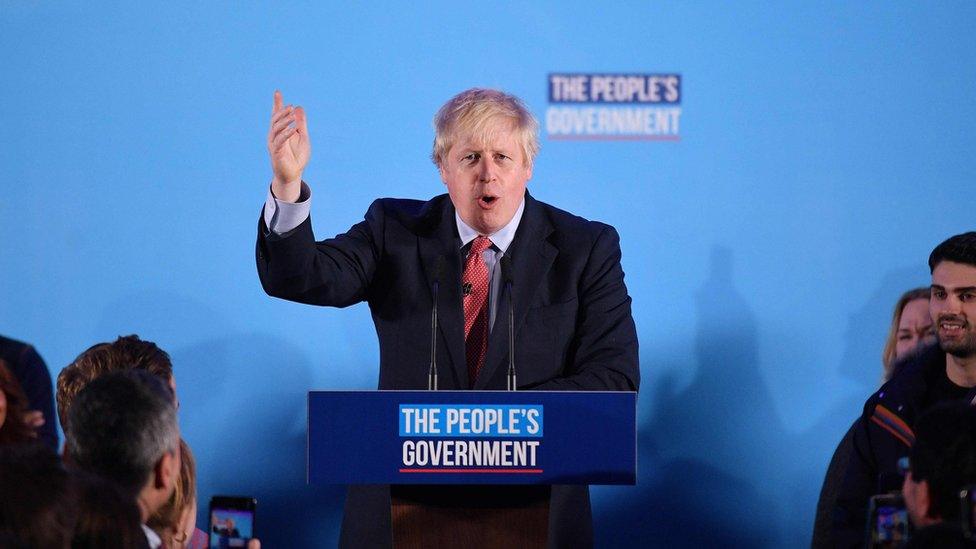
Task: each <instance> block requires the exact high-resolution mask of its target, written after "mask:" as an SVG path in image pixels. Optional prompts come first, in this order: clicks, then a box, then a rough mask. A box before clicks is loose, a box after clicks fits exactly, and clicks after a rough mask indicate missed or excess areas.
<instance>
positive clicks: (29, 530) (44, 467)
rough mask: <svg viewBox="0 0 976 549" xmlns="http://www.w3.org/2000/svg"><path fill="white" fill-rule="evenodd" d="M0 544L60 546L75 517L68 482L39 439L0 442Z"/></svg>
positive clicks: (64, 544)
mask: <svg viewBox="0 0 976 549" xmlns="http://www.w3.org/2000/svg"><path fill="white" fill-rule="evenodd" d="M0 494H2V497H0V547H4V548H14V549H19V548H23V549H37V548H40V549H45V548H59V549H60V548H64V547H68V546H69V544H70V543H71V536H72V531H73V528H74V525H75V520H76V517H77V511H78V507H77V505H75V501H74V496H73V490H72V482H71V478H70V476H69V474H68V472H67V471H65V470H64V468H63V467H62V465H61V460H60V459H59V458H58V456H57V454H56V453H55V452H54V450H52V449H51V448H49V447H48V446H46V445H44V444H43V443H41V442H39V441H33V442H28V443H22V444H10V445H5V446H0Z"/></svg>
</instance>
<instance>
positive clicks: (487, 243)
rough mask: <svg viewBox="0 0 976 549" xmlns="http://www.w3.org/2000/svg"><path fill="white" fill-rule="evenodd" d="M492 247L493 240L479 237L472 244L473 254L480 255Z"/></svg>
mask: <svg viewBox="0 0 976 549" xmlns="http://www.w3.org/2000/svg"><path fill="white" fill-rule="evenodd" d="M490 247H491V239H490V238H488V237H487V236H479V237H478V238H475V239H474V242H472V243H471V253H473V254H480V253H481V252H483V251H485V250H487V249H488V248H490Z"/></svg>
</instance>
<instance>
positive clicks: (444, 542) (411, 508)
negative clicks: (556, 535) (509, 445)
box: [390, 486, 550, 549]
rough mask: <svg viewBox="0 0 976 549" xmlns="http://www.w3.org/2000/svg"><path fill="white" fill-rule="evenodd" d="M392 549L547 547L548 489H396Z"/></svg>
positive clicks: (392, 503)
mask: <svg viewBox="0 0 976 549" xmlns="http://www.w3.org/2000/svg"><path fill="white" fill-rule="evenodd" d="M390 492H391V493H390V517H391V519H392V526H393V547H395V548H397V549H412V548H415V547H416V548H427V547H465V548H469V547H472V548H480V547H485V548H495V547H539V548H544V547H546V543H547V541H548V535H549V496H550V489H549V487H548V486H528V487H516V486H504V487H503V486H464V487H459V486H391V487H390Z"/></svg>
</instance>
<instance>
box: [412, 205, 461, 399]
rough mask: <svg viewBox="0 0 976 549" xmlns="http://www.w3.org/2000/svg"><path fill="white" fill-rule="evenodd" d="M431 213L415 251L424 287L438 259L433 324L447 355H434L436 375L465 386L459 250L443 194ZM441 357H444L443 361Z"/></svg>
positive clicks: (451, 210)
mask: <svg viewBox="0 0 976 549" xmlns="http://www.w3.org/2000/svg"><path fill="white" fill-rule="evenodd" d="M431 214H432V219H431V221H432V227H431V230H430V231H429V232H428V233H426V234H423V235H421V236H420V237H419V241H420V242H419V251H420V261H421V263H422V265H423V268H424V274H425V276H426V278H427V287H428V288H433V286H434V279H435V278H436V277H437V262H438V258H440V259H441V268H442V272H441V273H440V275H441V276H440V284H439V289H438V296H437V316H438V319H437V323H438V331H439V332H440V336H441V338H442V339H443V341H444V342H445V343H446V345H447V351H448V353H447V354H448V356H447V357H445V356H443V353H441V354H438V356H437V364H438V368H437V371H438V376H439V377H440V379H444V378H445V376H448V375H450V376H452V377H453V378H454V382H455V388H457V389H467V388H468V367H467V362H466V361H465V358H464V356H465V355H464V312H463V308H462V306H461V282H460V280H461V252H460V240H459V237H458V234H457V223H456V222H455V220H454V207H453V206H452V205H451V201H450V200H449V199H448V198H447V197H446V196H445V197H444V206H443V207H442V208H441V212H440V215H437V212H431ZM425 333H428V334H429V333H430V332H425ZM438 348H441V345H438ZM445 358H447V359H448V360H446V361H445V360H444V359H445ZM445 366H447V367H446V368H445Z"/></svg>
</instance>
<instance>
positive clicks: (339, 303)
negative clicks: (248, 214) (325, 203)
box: [255, 200, 384, 307]
mask: <svg viewBox="0 0 976 549" xmlns="http://www.w3.org/2000/svg"><path fill="white" fill-rule="evenodd" d="M383 225H384V216H383V207H382V203H381V202H380V201H378V200H377V201H375V202H373V204H372V205H371V206H370V208H369V210H368V211H367V212H366V216H365V220H364V221H362V222H360V223H357V224H356V225H354V226H353V227H352V228H351V229H349V231H347V232H345V233H343V234H340V235H338V236H336V237H335V238H330V239H328V240H322V241H320V242H316V241H315V237H314V235H313V234H312V223H311V218H307V219H305V221H303V222H302V223H301V224H300V225H299V226H298V227H296V228H295V229H294V230H292V231H289V232H287V233H284V234H281V235H278V234H275V233H273V232H271V231H269V230H268V227H267V225H266V224H265V222H264V219H263V216H262V217H261V219H260V220H259V221H258V239H257V247H256V254H255V255H256V260H257V269H258V276H259V277H260V279H261V286H262V287H263V288H264V291H265V292H267V293H268V295H271V296H274V297H279V298H282V299H287V300H289V301H297V302H299V303H307V304H311V305H330V306H335V307H347V306H349V305H353V304H355V303H358V302H360V301H363V300H364V299H366V295H367V291H368V289H369V285H370V283H371V281H372V279H373V275H374V274H375V272H376V266H377V263H378V261H379V258H380V257H381V256H382V253H383V251H382V246H383V236H382V235H383Z"/></svg>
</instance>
